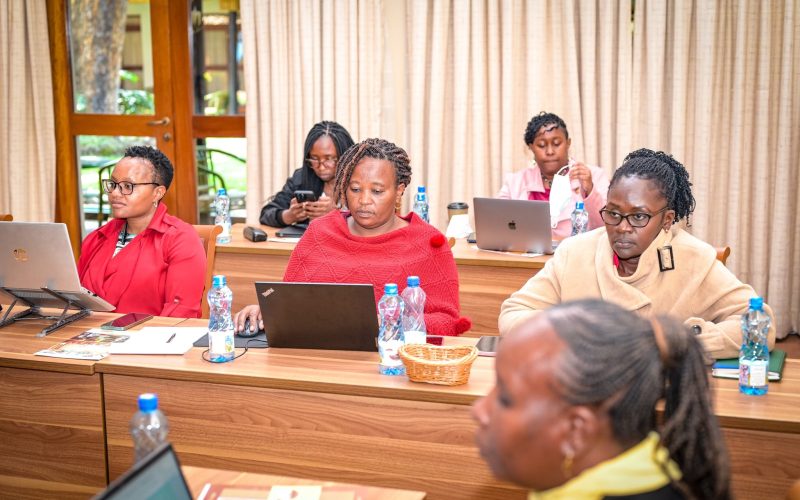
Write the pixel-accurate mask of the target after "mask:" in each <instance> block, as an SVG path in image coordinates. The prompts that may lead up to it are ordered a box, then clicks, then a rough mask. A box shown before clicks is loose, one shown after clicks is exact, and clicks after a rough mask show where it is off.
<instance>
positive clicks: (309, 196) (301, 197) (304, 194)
mask: <svg viewBox="0 0 800 500" xmlns="http://www.w3.org/2000/svg"><path fill="white" fill-rule="evenodd" d="M294 197H295V199H296V200H297V203H303V202H305V201H317V195H316V194H314V191H307V190H304V189H299V190H297V191H295V192H294Z"/></svg>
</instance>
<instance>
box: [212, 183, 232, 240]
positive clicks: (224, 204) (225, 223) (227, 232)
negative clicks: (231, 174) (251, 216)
mask: <svg viewBox="0 0 800 500" xmlns="http://www.w3.org/2000/svg"><path fill="white" fill-rule="evenodd" d="M230 208H231V199H230V198H229V197H228V193H227V192H226V191H225V190H224V189H220V190H219V191H217V197H216V198H215V199H214V210H215V211H216V212H217V216H216V217H214V224H215V225H217V226H222V232H221V233H219V234H218V235H217V244H224V243H230V242H231V214H230Z"/></svg>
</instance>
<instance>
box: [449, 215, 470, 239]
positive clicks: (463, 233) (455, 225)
mask: <svg viewBox="0 0 800 500" xmlns="http://www.w3.org/2000/svg"><path fill="white" fill-rule="evenodd" d="M471 232H472V226H470V225H469V214H457V215H454V216H453V218H452V219H450V223H449V224H447V231H446V232H445V236H447V237H448V238H466V237H467V236H469V234H470V233H471Z"/></svg>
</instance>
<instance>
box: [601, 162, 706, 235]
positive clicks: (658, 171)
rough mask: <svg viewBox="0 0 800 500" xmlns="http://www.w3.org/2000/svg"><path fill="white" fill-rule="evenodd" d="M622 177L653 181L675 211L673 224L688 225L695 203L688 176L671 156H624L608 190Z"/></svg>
mask: <svg viewBox="0 0 800 500" xmlns="http://www.w3.org/2000/svg"><path fill="white" fill-rule="evenodd" d="M623 177H639V178H640V179H647V180H650V181H653V182H654V183H655V184H656V185H657V186H658V190H659V191H660V192H661V195H662V196H663V197H664V198H665V199H666V200H667V206H668V207H669V208H670V209H671V210H674V211H675V220H674V221H673V224H674V223H675V222H678V221H680V220H681V219H683V218H686V220H687V221H688V220H689V215H690V214H691V213H692V212H694V207H695V200H694V195H693V194H692V183H691V182H689V172H687V171H686V168H685V167H684V166H683V164H681V162H679V161H678V160H676V159H675V158H673V157H672V155H669V154H667V153H664V152H663V151H652V150H650V149H644V148H643V149H638V150H636V151H634V152H633V153H630V154H629V155H628V156H626V157H625V161H624V162H623V163H622V166H621V167H619V168H618V169H617V171H616V172H614V177H612V178H611V184H610V186H609V189H611V187H613V186H614V184H616V182H617V181H618V180H619V179H621V178H623Z"/></svg>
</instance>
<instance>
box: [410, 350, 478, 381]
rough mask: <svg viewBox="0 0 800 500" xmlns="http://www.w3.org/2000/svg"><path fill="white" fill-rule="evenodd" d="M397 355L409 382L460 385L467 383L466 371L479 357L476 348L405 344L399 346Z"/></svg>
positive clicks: (467, 375) (467, 374)
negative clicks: (401, 361) (404, 367)
mask: <svg viewBox="0 0 800 500" xmlns="http://www.w3.org/2000/svg"><path fill="white" fill-rule="evenodd" d="M399 354H400V358H401V359H402V360H403V364H404V365H406V373H407V374H408V378H409V379H411V380H412V381H414V382H428V383H429V384H441V385H461V384H466V383H467V380H469V370H470V368H471V367H472V362H473V361H475V358H477V357H478V349H477V348H476V347H474V346H468V345H459V346H448V347H440V346H435V345H430V344H406V345H404V346H402V347H400V351H399Z"/></svg>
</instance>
